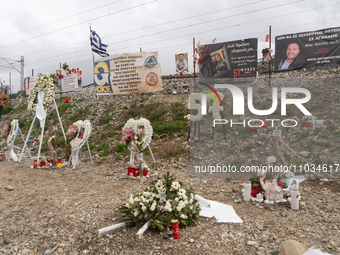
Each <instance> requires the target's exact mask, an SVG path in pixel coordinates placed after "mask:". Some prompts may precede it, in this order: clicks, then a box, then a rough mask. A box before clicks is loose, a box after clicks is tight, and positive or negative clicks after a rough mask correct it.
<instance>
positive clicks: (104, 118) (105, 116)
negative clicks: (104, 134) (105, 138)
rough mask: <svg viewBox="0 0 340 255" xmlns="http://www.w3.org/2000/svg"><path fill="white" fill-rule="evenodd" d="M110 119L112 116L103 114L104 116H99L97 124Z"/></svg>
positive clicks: (107, 121) (104, 122)
mask: <svg viewBox="0 0 340 255" xmlns="http://www.w3.org/2000/svg"><path fill="white" fill-rule="evenodd" d="M110 120H112V116H110V115H109V114H105V115H104V116H102V117H100V118H99V124H100V125H102V124H106V123H109V122H110Z"/></svg>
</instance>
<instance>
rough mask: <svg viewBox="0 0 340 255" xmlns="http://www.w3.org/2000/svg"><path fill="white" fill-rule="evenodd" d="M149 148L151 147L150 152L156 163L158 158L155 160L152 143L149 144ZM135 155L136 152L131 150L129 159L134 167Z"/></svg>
mask: <svg viewBox="0 0 340 255" xmlns="http://www.w3.org/2000/svg"><path fill="white" fill-rule="evenodd" d="M148 148H149V151H150V154H151V156H152V159H153V163H155V164H156V160H155V157H154V156H153V153H152V150H151V147H150V144H148ZM135 155H136V153H134V152H133V151H130V161H129V165H131V166H132V167H135Z"/></svg>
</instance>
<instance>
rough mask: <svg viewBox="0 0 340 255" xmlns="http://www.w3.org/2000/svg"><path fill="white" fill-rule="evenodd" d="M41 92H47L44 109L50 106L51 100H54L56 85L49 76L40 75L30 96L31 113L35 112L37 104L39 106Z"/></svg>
mask: <svg viewBox="0 0 340 255" xmlns="http://www.w3.org/2000/svg"><path fill="white" fill-rule="evenodd" d="M39 91H45V96H44V100H43V106H44V108H47V106H49V104H50V103H51V100H52V98H53V93H54V83H53V79H52V78H51V77H50V75H48V74H41V73H39V74H38V79H37V81H36V83H35V84H34V87H33V89H32V91H31V93H30V95H29V96H28V106H27V108H28V110H29V111H32V110H33V111H35V110H36V107H37V104H38V96H37V95H38V92H39Z"/></svg>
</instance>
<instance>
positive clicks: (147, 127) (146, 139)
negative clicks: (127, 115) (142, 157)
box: [123, 118, 153, 152]
mask: <svg viewBox="0 0 340 255" xmlns="http://www.w3.org/2000/svg"><path fill="white" fill-rule="evenodd" d="M138 126H142V127H144V135H143V138H142V141H141V142H142V149H143V150H144V149H145V148H146V147H147V146H148V145H149V144H150V142H151V140H152V134H153V129H152V126H151V123H150V121H149V120H147V119H145V118H140V119H139V120H135V119H129V120H128V121H127V122H126V124H125V125H124V127H123V130H125V129H126V128H128V127H131V129H132V130H133V131H134V132H136V131H137V129H138ZM128 149H129V150H130V151H132V152H134V150H133V148H132V145H131V143H130V144H129V146H128Z"/></svg>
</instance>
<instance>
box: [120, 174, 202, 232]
mask: <svg viewBox="0 0 340 255" xmlns="http://www.w3.org/2000/svg"><path fill="white" fill-rule="evenodd" d="M200 210H201V209H200V205H199V203H198V201H197V200H196V199H195V193H194V191H193V190H192V188H190V189H187V188H185V185H184V184H183V182H181V181H176V178H175V177H174V176H172V175H170V173H169V172H168V173H167V174H165V175H163V177H162V178H160V177H158V179H157V180H155V181H152V182H151V186H150V187H149V188H146V189H145V190H144V191H143V192H141V193H137V194H135V195H131V196H130V199H129V202H128V203H127V204H125V205H123V206H121V211H122V215H121V220H123V221H124V222H125V223H126V224H127V225H130V226H135V225H142V224H144V223H145V222H147V221H149V227H151V228H153V229H155V230H156V231H165V230H167V231H169V230H170V228H171V220H173V219H177V220H178V221H179V226H180V228H185V227H187V226H196V224H195V220H196V219H198V217H199V212H200Z"/></svg>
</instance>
